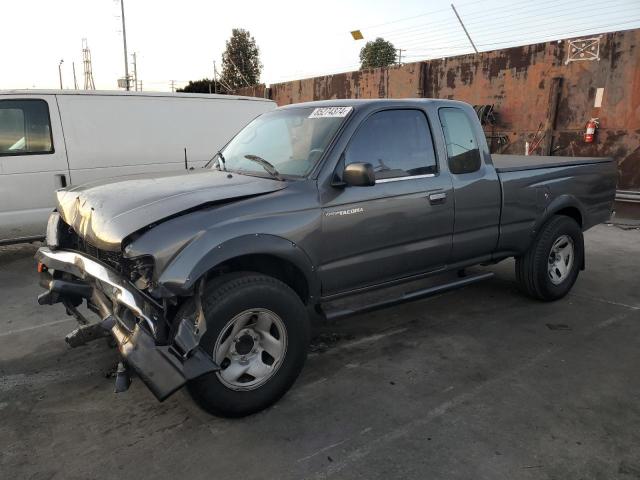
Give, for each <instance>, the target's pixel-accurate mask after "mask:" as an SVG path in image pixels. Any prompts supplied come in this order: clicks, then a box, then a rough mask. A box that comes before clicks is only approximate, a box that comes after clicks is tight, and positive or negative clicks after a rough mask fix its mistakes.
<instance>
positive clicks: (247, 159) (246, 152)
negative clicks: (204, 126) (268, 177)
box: [214, 107, 351, 177]
mask: <svg viewBox="0 0 640 480" xmlns="http://www.w3.org/2000/svg"><path fill="white" fill-rule="evenodd" d="M350 111H351V107H322V108H313V107H310V108H291V109H286V110H275V111H272V112H268V113H265V114H263V115H261V116H259V117H258V118H256V119H255V120H254V121H253V122H251V123H250V124H249V125H247V126H246V127H245V128H244V129H243V130H242V131H241V132H240V133H239V134H238V135H236V137H235V138H234V139H233V140H231V142H229V144H228V145H227V146H226V147H225V148H224V150H222V156H223V157H222V158H220V155H218V156H217V159H216V163H215V164H214V165H215V167H216V168H219V169H225V168H226V169H227V170H232V171H233V170H236V171H241V172H251V173H256V174H259V175H263V174H265V168H264V165H265V163H262V165H261V164H260V162H256V158H259V159H260V160H264V161H265V162H267V163H266V165H267V167H268V168H269V165H270V166H271V167H273V168H274V169H275V171H276V172H277V173H278V174H280V175H292V176H298V177H304V176H306V175H307V174H309V172H311V170H312V169H313V167H314V165H315V164H316V162H317V161H318V160H319V159H320V157H321V156H322V154H323V153H324V151H325V149H326V148H327V147H328V145H329V143H330V142H331V139H332V138H333V136H334V135H335V133H336V132H337V131H338V128H339V127H340V125H341V124H342V122H343V121H344V119H345V117H346V116H347V115H348V114H349V112H350Z"/></svg>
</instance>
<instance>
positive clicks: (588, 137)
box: [584, 118, 600, 143]
mask: <svg viewBox="0 0 640 480" xmlns="http://www.w3.org/2000/svg"><path fill="white" fill-rule="evenodd" d="M599 126H600V120H599V119H597V118H592V119H591V120H589V121H588V122H587V130H586V131H585V132H584V143H593V138H594V137H595V136H596V128H598V127H599Z"/></svg>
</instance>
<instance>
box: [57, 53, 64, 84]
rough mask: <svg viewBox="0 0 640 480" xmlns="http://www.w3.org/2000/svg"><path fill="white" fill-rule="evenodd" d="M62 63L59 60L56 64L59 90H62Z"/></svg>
mask: <svg viewBox="0 0 640 480" xmlns="http://www.w3.org/2000/svg"><path fill="white" fill-rule="evenodd" d="M63 63H64V60H60V63H58V76H59V77H60V90H62V88H63V87H62V64H63Z"/></svg>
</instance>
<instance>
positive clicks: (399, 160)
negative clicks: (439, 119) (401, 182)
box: [345, 110, 437, 180]
mask: <svg viewBox="0 0 640 480" xmlns="http://www.w3.org/2000/svg"><path fill="white" fill-rule="evenodd" d="M357 162H363V163H370V164H371V165H373V169H374V170H375V172H376V179H378V180H382V179H385V178H397V177H408V176H412V175H424V174H429V173H436V171H437V167H436V157H435V152H434V149H433V142H432V140H431V134H430V130H429V124H428V123H427V119H426V117H425V115H424V113H422V112H421V111H419V110H384V111H382V112H378V113H374V114H373V115H371V116H370V117H369V118H368V119H367V120H365V122H364V123H363V124H362V126H361V127H360V128H359V129H358V131H357V132H356V133H355V135H354V136H353V138H352V139H351V142H350V143H349V146H348V147H347V150H346V151H345V165H348V164H349V163H357Z"/></svg>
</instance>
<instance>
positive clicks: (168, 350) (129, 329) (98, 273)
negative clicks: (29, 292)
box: [36, 247, 220, 401]
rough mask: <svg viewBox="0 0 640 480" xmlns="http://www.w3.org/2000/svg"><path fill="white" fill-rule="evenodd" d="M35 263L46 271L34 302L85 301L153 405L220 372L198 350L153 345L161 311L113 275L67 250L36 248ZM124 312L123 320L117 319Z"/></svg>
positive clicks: (91, 260) (214, 364) (104, 267)
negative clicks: (192, 382)
mask: <svg viewBox="0 0 640 480" xmlns="http://www.w3.org/2000/svg"><path fill="white" fill-rule="evenodd" d="M36 259H37V260H38V262H40V263H41V264H43V265H44V266H46V269H47V270H48V272H49V273H48V274H46V275H48V277H47V278H46V279H45V281H44V282H42V284H43V286H44V287H45V288H47V292H46V293H45V294H43V295H41V297H40V299H39V301H40V303H49V304H52V303H57V302H63V303H67V302H68V301H71V302H76V303H75V304H76V305H77V304H78V300H79V299H82V298H85V299H86V300H87V301H88V302H90V303H91V305H92V307H93V308H92V310H94V311H96V312H97V313H98V314H99V316H100V317H101V320H102V322H101V323H102V324H103V325H106V324H108V325H110V329H111V334H112V335H113V337H114V338H115V340H116V342H117V344H118V349H119V351H120V354H121V355H122V357H123V358H124V360H125V361H126V363H127V364H128V365H129V366H130V367H131V368H132V369H133V370H134V371H135V372H136V373H137V374H138V376H139V377H140V378H141V379H142V381H143V382H144V383H145V385H146V386H147V387H148V388H149V389H150V390H151V392H153V394H154V395H155V396H156V398H157V399H158V400H160V401H162V400H164V399H166V398H167V397H169V396H170V395H171V394H172V393H174V392H175V391H176V390H178V389H179V388H181V387H182V386H183V385H184V384H185V383H186V382H187V381H188V380H191V379H193V378H196V377H199V376H201V375H204V374H205V373H209V372H213V371H217V370H219V369H220V368H219V367H218V365H217V364H216V363H215V362H213V360H212V358H211V356H210V355H207V354H206V353H205V352H204V351H203V350H202V349H201V348H200V347H196V348H195V349H193V350H192V351H190V352H188V354H187V355H182V354H181V353H179V351H178V349H176V348H175V347H174V346H172V345H159V344H158V341H157V338H156V337H157V332H158V331H159V326H160V322H164V321H165V320H164V312H163V311H162V310H161V309H160V308H159V307H158V306H157V305H155V304H153V303H152V302H151V301H150V300H148V299H147V298H146V296H145V295H143V294H142V293H141V292H140V291H138V290H136V289H135V287H133V285H131V284H130V283H129V282H128V281H127V280H126V279H124V278H123V277H121V276H120V275H119V274H118V273H117V272H115V271H114V270H111V269H110V268H108V267H106V266H105V265H103V264H102V263H100V262H98V261H96V260H93V259H92V258H90V257H88V256H86V255H83V254H81V253H78V252H74V251H70V250H51V249H50V248H47V247H42V248H40V249H39V250H38V252H37V253H36ZM51 272H53V273H54V275H50V273H51ZM57 272H64V273H67V274H71V275H72V276H73V277H74V278H73V282H69V281H61V280H58V279H55V278H54V276H59V275H58V273H57ZM67 278H68V276H67ZM43 298H44V299H45V300H44V301H42V299H43ZM127 310H128V312H130V314H129V313H128V314H127V315H128V316H129V320H128V321H127V320H125V319H123V318H122V312H126V311H127ZM131 314H132V315H131ZM131 318H134V319H135V321H134V322H132V321H131ZM109 319H112V321H111V322H109V321H108V320H109Z"/></svg>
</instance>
